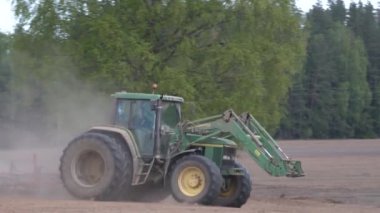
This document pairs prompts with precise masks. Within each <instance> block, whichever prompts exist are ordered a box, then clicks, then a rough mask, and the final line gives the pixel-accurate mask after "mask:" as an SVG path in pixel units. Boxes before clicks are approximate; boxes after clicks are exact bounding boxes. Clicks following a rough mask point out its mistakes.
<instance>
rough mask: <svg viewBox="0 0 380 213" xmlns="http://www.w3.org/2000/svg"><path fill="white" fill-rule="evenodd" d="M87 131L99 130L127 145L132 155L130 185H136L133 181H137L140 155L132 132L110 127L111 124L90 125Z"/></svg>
mask: <svg viewBox="0 0 380 213" xmlns="http://www.w3.org/2000/svg"><path fill="white" fill-rule="evenodd" d="M89 132H99V133H102V134H105V135H109V136H111V137H117V138H119V139H121V140H122V141H123V142H124V143H125V145H126V146H128V148H129V151H130V153H131V156H132V161H133V162H132V165H133V174H132V175H133V179H132V185H136V184H135V183H136V182H138V176H136V174H138V170H139V159H141V155H140V152H139V149H138V147H137V144H136V142H135V139H134V137H133V134H132V133H131V132H130V131H129V130H128V129H124V128H118V127H111V126H95V127H92V128H91V129H90V130H89Z"/></svg>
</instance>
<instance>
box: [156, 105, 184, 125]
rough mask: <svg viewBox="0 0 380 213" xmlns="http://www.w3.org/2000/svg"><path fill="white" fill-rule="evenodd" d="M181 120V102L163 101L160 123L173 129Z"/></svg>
mask: <svg viewBox="0 0 380 213" xmlns="http://www.w3.org/2000/svg"><path fill="white" fill-rule="evenodd" d="M180 121H181V104H180V103H177V102H163V105H162V118H161V125H166V126H168V127H170V128H171V129H174V128H175V127H176V125H177V124H178V123H179V122H180Z"/></svg>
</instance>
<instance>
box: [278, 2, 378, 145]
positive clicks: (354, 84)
mask: <svg viewBox="0 0 380 213" xmlns="http://www.w3.org/2000/svg"><path fill="white" fill-rule="evenodd" d="M329 5H330V8H329V9H327V10H325V9H323V8H322V7H321V6H320V5H316V6H314V8H313V9H312V10H311V11H310V12H309V13H308V14H307V19H308V25H307V26H309V29H307V30H309V32H310V37H309V40H308V46H307V60H306V63H305V66H304V69H305V72H304V73H302V74H301V75H300V76H299V77H298V78H297V79H296V83H295V86H294V87H293V88H292V90H291V92H290V97H289V100H288V110H289V112H288V114H287V117H286V119H284V121H283V123H282V125H281V130H280V131H279V134H280V135H281V136H283V137H288V138H292V137H298V138H352V137H373V135H374V134H373V132H372V131H373V129H372V128H373V127H371V119H370V116H368V114H367V113H368V109H369V108H370V104H371V90H370V82H369V81H367V80H368V79H367V77H368V76H367V75H368V73H370V71H369V70H370V68H369V66H368V65H369V64H368V58H367V54H368V51H366V46H365V40H364V43H363V41H362V40H361V39H360V38H358V37H355V35H354V33H353V32H352V31H351V30H350V28H351V29H353V30H354V29H357V30H359V31H360V32H362V31H366V32H367V33H368V32H369V31H370V30H369V29H366V30H364V29H361V28H359V26H354V23H357V22H358V20H356V19H353V17H360V19H362V18H364V17H363V16H362V15H360V14H359V15H358V14H357V12H356V10H355V9H354V8H353V6H352V5H351V8H350V11H349V13H350V15H349V17H350V18H349V20H347V18H346V15H345V14H346V9H345V7H344V3H343V1H340V0H337V1H329ZM353 12H355V14H354V13H353ZM346 23H347V25H348V27H347V26H346V25H345V24H346ZM365 23H370V22H369V20H367V21H366V22H365ZM361 24H362V25H363V24H364V23H361ZM364 25H365V24H364ZM367 71H368V72H367Z"/></svg>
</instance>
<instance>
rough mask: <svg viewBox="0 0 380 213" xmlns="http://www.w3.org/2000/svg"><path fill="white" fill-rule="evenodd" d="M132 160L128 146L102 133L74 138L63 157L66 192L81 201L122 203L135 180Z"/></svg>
mask: <svg viewBox="0 0 380 213" xmlns="http://www.w3.org/2000/svg"><path fill="white" fill-rule="evenodd" d="M132 169H133V168H132V158H131V154H130V152H129V149H128V147H127V146H126V145H124V144H122V143H121V142H119V141H117V140H115V139H114V138H111V137H109V136H107V135H104V134H100V133H85V134H83V135H81V136H79V137H77V138H75V139H74V140H73V141H72V142H71V143H70V144H69V145H68V146H67V147H66V149H65V150H64V152H63V155H62V157H61V165H60V173H61V179H62V182H63V185H64V186H65V188H66V189H67V191H68V192H69V193H70V194H71V195H73V196H75V197H77V198H81V199H95V200H119V199H120V198H121V196H122V194H125V192H126V191H128V190H129V188H130V185H131V181H132V172H133V170H132Z"/></svg>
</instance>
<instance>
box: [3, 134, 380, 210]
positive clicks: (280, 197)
mask: <svg viewBox="0 0 380 213" xmlns="http://www.w3.org/2000/svg"><path fill="white" fill-rule="evenodd" d="M280 145H281V146H282V147H283V148H284V150H285V152H286V153H288V154H289V156H291V157H292V158H294V159H299V160H301V161H302V164H303V168H304V170H305V173H306V176H305V177H301V178H286V177H281V178H278V177H277V178H276V177H271V176H269V175H267V174H266V173H264V172H263V171H262V170H261V169H260V168H258V167H257V166H256V165H255V163H254V162H253V161H251V160H250V159H248V157H247V156H246V155H244V154H241V155H240V161H242V163H243V164H244V165H246V166H247V167H248V168H249V170H250V172H251V174H252V175H253V176H254V184H253V191H252V194H251V199H250V200H249V201H248V203H247V204H246V205H244V206H243V208H241V209H229V208H218V207H204V206H198V205H184V204H178V203H176V202H175V201H173V200H172V199H171V198H168V199H166V200H164V201H161V202H160V203H137V202H94V201H78V200H75V199H73V198H72V197H70V196H69V195H67V193H65V191H64V190H63V189H62V187H61V186H60V185H59V181H58V179H57V162H58V159H59V155H60V152H59V151H56V150H29V151H17V152H16V151H12V152H11V151H2V152H0V213H8V212H9V213H11V212H12V213H13V212H17V213H18V212H25V213H26V212H28V213H29V212H36V213H37V212H38V213H40V212H70V213H71V212H84V213H86V212H91V213H97V212H206V213H208V212H260V213H261V212H263V213H264V212H327V213H343V212H344V213H349V212H353V213H356V212H380V139H379V140H345V141H343V140H340V141H333V140H329V141H281V142H280ZM33 153H34V154H33ZM33 156H35V157H33ZM10 173H12V178H11V179H9V174H10ZM36 174H37V175H36ZM7 177H8V178H7ZM40 177H44V178H40ZM15 178H16V179H17V178H18V180H17V183H19V184H13V185H12V183H13V182H14V181H15ZM31 180H32V181H31ZM41 180H42V181H41ZM31 187H32V188H33V190H30V188H31Z"/></svg>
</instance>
